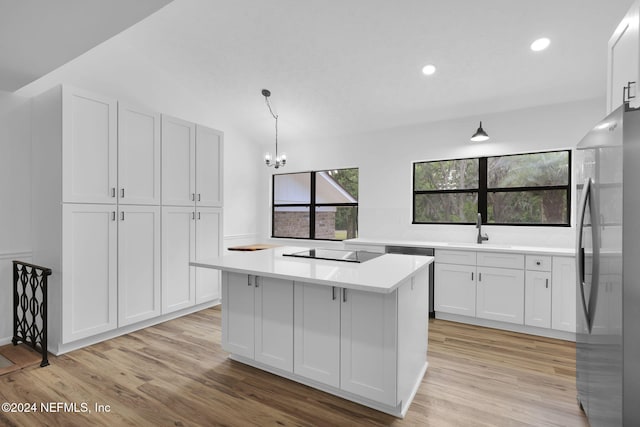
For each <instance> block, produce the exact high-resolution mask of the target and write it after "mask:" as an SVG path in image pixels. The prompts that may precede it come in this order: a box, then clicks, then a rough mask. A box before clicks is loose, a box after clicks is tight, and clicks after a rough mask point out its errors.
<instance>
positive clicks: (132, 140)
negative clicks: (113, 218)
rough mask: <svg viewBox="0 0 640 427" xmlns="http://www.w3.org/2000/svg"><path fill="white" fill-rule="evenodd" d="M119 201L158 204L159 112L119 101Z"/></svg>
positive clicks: (134, 203)
mask: <svg viewBox="0 0 640 427" xmlns="http://www.w3.org/2000/svg"><path fill="white" fill-rule="evenodd" d="M118 202H119V203H120V204H127V205H159V204H160V114H158V113H155V112H153V111H149V110H146V109H144V108H140V107H134V106H131V105H128V104H123V103H118Z"/></svg>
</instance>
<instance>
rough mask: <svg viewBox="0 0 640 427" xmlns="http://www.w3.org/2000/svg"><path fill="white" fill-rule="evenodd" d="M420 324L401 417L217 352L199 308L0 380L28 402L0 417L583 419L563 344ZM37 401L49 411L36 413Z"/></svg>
mask: <svg viewBox="0 0 640 427" xmlns="http://www.w3.org/2000/svg"><path fill="white" fill-rule="evenodd" d="M429 329H430V334H429V353H428V360H429V369H428V370H427V374H426V376H425V378H424V380H423V383H422V386H421V387H420V390H419V392H418V394H417V396H416V398H415V400H414V402H413V404H412V405H411V407H410V408H409V412H408V414H407V416H406V418H405V419H403V420H400V419H397V418H394V417H392V416H390V415H386V414H383V413H380V412H378V411H375V410H372V409H369V408H366V407H364V406H361V405H358V404H355V403H351V402H348V401H345V400H343V399H340V398H337V397H334V396H331V395H329V394H326V393H323V392H320V391H317V390H314V389H311V388H309V387H306V386H303V385H300V384H297V383H294V382H292V381H288V380H285V379H282V378H279V377H277V376H275V375H271V374H268V373H265V372H262V371H260V370H257V369H254V368H250V367H247V366H245V365H242V364H241V363H238V362H234V361H231V360H229V359H228V358H227V354H226V353H225V352H224V351H223V350H222V349H221V347H220V339H221V326H220V311H219V310H218V309H207V310H203V311H201V312H199V313H195V314H193V315H190V316H185V317H183V318H180V319H176V320H173V321H170V322H166V323H163V324H161V325H157V326H154V327H151V328H147V329H145V330H142V331H138V332H135V333H132V334H129V335H126V336H122V337H119V338H116V339H113V340H110V341H107V342H103V343H100V344H96V345H93V346H91V347H87V348H84V349H81V350H77V351H74V352H71V353H68V354H66V355H63V356H60V357H55V356H52V357H51V358H50V363H51V366H49V367H46V368H39V367H34V368H29V369H24V370H22V371H19V372H14V373H11V374H8V375H5V376H3V377H0V403H2V402H15V403H30V404H33V403H35V404H36V406H37V412H36V413H11V412H9V413H8V412H4V411H0V425H2V426H26V427H32V426H39V425H48V426H65V427H66V426H88V425H91V426H252V425H256V426H316V425H317V426H358V425H362V426H385V425H394V426H437V427H440V426H456V427H459V426H536V427H539V426H587V425H588V424H587V421H586V419H585V418H584V416H583V414H582V413H581V412H580V410H579V408H578V405H577V404H576V399H575V396H576V390H575V345H574V344H573V343H569V342H565V341H559V340H552V339H547V338H540V337H533V336H529V335H522V334H517V333H511V332H505V331H497V330H493V329H486V328H479V327H474V326H469V325H462V324H458V323H453V322H446V321H442V320H431V323H430V325H429ZM49 402H53V403H55V404H54V405H53V407H54V408H57V409H58V411H59V412H51V411H50V412H47V413H45V412H42V410H41V409H42V408H41V407H40V405H41V404H45V405H47V404H50V403H49ZM57 402H61V403H62V404H64V403H67V408H64V406H61V407H58V406H56V405H58V403H57ZM73 403H75V404H76V411H77V412H73V411H71V410H72V409H74V408H73V407H72V406H70V405H69V404H73ZM83 405H86V406H83ZM96 405H105V406H104V407H103V409H105V408H106V405H109V411H108V412H106V411H104V410H103V411H102V412H97V411H96ZM84 409H87V411H86V412H84ZM89 411H90V412H89Z"/></svg>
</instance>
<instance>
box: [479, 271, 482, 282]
mask: <svg viewBox="0 0 640 427" xmlns="http://www.w3.org/2000/svg"><path fill="white" fill-rule="evenodd" d="M478 282H482V273H478Z"/></svg>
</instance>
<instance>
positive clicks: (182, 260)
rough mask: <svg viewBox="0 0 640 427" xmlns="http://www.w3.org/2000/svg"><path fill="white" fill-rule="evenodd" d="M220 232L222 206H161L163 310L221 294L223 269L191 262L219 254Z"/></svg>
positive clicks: (173, 309) (170, 309)
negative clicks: (214, 268)
mask: <svg viewBox="0 0 640 427" xmlns="http://www.w3.org/2000/svg"><path fill="white" fill-rule="evenodd" d="M221 235H222V209H220V208H198V209H197V210H196V209H195V208H194V207H187V206H163V207H162V313H163V314H166V313H170V312H172V311H176V310H180V309H183V308H186V307H191V306H193V305H194V304H200V303H203V302H207V301H212V300H215V299H218V298H220V272H219V271H218V270H211V269H206V268H198V269H196V268H195V267H191V266H189V262H191V261H195V260H196V259H205V258H209V257H215V256H219V254H220V242H221ZM203 270H204V271H203Z"/></svg>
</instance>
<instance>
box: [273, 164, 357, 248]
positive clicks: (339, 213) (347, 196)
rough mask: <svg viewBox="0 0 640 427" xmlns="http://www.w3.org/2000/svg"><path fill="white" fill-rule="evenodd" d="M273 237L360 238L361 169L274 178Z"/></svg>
mask: <svg viewBox="0 0 640 427" xmlns="http://www.w3.org/2000/svg"><path fill="white" fill-rule="evenodd" d="M272 202H273V203H272V206H273V211H272V215H271V218H272V226H271V230H272V233H271V235H272V237H287V238H299V239H318V240H344V239H352V238H355V237H358V169H357V168H351V169H337V170H326V171H313V172H300V173H289V174H280V175H273V200H272Z"/></svg>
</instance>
